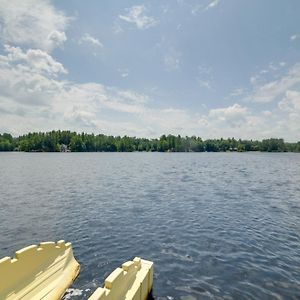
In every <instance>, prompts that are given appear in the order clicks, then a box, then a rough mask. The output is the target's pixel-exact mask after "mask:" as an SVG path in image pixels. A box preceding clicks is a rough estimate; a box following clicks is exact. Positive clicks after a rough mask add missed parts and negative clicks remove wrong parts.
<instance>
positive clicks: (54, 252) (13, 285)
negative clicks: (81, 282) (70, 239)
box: [0, 240, 80, 300]
mask: <svg viewBox="0 0 300 300" xmlns="http://www.w3.org/2000/svg"><path fill="white" fill-rule="evenodd" d="M79 270H80V266H79V264H78V262H77V261H76V260H75V258H74V256H73V251H72V245H71V243H65V242H64V241H63V240H61V241H58V242H57V243H54V242H46V243H41V244H39V245H31V246H28V247H26V248H23V249H21V250H19V251H17V252H16V257H15V258H10V257H4V258H2V259H0V299H1V300H2V299H7V300H19V299H22V300H40V299H43V300H58V299H61V297H62V296H63V295H64V293H65V291H66V289H67V288H68V287H69V286H70V285H71V284H72V283H73V281H74V280H75V278H76V277H77V276H78V274H79Z"/></svg>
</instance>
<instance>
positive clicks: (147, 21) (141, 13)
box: [119, 5, 158, 29]
mask: <svg viewBox="0 0 300 300" xmlns="http://www.w3.org/2000/svg"><path fill="white" fill-rule="evenodd" d="M145 12H146V7H145V6H144V5H135V6H132V7H131V8H129V9H128V13H127V14H126V15H119V18H120V19H121V20H123V21H125V22H128V23H133V24H135V25H136V27H137V28H138V29H148V28H150V27H153V26H156V25H157V24H158V21H157V20H155V19H154V18H153V17H149V16H146V15H145Z"/></svg>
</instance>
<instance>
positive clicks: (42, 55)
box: [0, 45, 67, 76]
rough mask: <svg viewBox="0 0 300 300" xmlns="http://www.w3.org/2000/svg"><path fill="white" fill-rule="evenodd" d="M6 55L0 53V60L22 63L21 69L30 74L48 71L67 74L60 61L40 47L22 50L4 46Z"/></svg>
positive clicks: (50, 73)
mask: <svg viewBox="0 0 300 300" xmlns="http://www.w3.org/2000/svg"><path fill="white" fill-rule="evenodd" d="M4 49H5V51H6V52H7V53H8V54H7V56H2V55H0V62H6V63H16V64H18V63H20V62H21V63H23V65H19V66H22V68H23V70H24V71H25V70H26V71H28V72H31V73H32V74H34V73H35V74H41V73H44V72H46V73H48V74H49V75H51V76H57V75H58V74H67V70H66V69H65V68H64V67H63V65H62V64H61V63H59V62H58V61H56V60H55V59H53V58H52V56H51V55H49V54H48V53H46V52H44V51H42V50H40V49H29V50H27V51H26V52H24V51H23V50H22V49H21V48H19V47H12V46H9V45H5V46H4Z"/></svg>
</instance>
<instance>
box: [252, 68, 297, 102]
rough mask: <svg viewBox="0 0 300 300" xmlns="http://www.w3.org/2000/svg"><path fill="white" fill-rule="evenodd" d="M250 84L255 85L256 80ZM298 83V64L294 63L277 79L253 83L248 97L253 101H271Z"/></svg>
mask: <svg viewBox="0 0 300 300" xmlns="http://www.w3.org/2000/svg"><path fill="white" fill-rule="evenodd" d="M252 84H254V85H255V84H256V80H253V81H252ZM298 84H300V64H295V65H294V66H293V67H291V68H290V69H289V71H288V72H287V73H286V74H285V75H282V76H281V77H280V78H279V79H277V80H273V81H270V82H267V83H264V84H258V85H255V86H254V90H253V93H252V94H251V95H250V96H249V97H248V99H249V100H252V101H254V102H271V101H273V100H275V99H276V98H277V97H279V96H281V95H282V94H284V93H285V92H286V91H287V90H288V89H290V88H292V87H294V86H295V85H298Z"/></svg>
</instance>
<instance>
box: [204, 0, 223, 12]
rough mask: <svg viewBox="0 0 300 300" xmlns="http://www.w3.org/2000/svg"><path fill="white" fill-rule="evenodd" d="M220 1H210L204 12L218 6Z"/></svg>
mask: <svg viewBox="0 0 300 300" xmlns="http://www.w3.org/2000/svg"><path fill="white" fill-rule="evenodd" d="M219 3H220V0H212V1H211V2H210V3H209V4H208V5H207V6H206V7H205V10H208V9H211V8H214V7H216V6H217V5H219Z"/></svg>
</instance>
